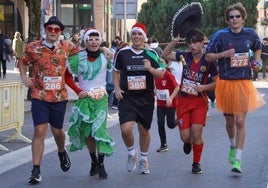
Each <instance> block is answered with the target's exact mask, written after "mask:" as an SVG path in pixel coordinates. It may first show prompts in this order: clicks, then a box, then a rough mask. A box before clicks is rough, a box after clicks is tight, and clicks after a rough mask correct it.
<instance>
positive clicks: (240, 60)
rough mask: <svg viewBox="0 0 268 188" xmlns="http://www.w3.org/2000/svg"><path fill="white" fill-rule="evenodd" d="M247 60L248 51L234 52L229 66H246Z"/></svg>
mask: <svg viewBox="0 0 268 188" xmlns="http://www.w3.org/2000/svg"><path fill="white" fill-rule="evenodd" d="M248 62H249V54H248V53H235V54H234V56H233V57H231V62H230V63H231V67H246V66H248Z"/></svg>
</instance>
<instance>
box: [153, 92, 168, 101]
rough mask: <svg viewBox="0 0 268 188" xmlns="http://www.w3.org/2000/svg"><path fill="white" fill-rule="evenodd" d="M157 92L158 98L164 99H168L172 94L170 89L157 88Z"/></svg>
mask: <svg viewBox="0 0 268 188" xmlns="http://www.w3.org/2000/svg"><path fill="white" fill-rule="evenodd" d="M155 93H156V98H157V99H158V100H162V101H166V100H167V99H168V98H169V96H170V95H169V91H168V89H157V90H156V92H155Z"/></svg>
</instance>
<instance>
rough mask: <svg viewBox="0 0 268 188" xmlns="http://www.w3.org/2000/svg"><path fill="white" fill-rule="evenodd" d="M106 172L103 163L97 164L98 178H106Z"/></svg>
mask: <svg viewBox="0 0 268 188" xmlns="http://www.w3.org/2000/svg"><path fill="white" fill-rule="evenodd" d="M107 176H108V175H107V173H106V171H105V167H104V164H103V163H100V164H99V178H100V179H106V178H107Z"/></svg>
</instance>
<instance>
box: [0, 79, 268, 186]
mask: <svg viewBox="0 0 268 188" xmlns="http://www.w3.org/2000/svg"><path fill="white" fill-rule="evenodd" d="M254 84H255V85H256V87H257V88H258V90H259V91H260V92H261V93H263V94H264V98H265V100H266V101H268V89H267V88H268V87H267V86H268V82H255V83H254ZM71 106H72V104H71V102H70V103H69V105H68V109H67V114H66V121H65V129H66V130H67V128H68V116H69V111H70V108H71ZM267 107H268V104H265V105H264V106H263V107H261V108H259V109H258V110H256V111H255V112H251V113H248V116H247V119H246V126H247V128H246V140H245V147H244V151H243V157H242V169H243V173H242V174H241V175H236V174H233V173H232V172H231V171H230V168H231V166H230V164H229V163H228V161H227V155H228V152H229V141H228V138H227V134H226V131H225V126H224V125H225V121H224V118H223V116H222V114H221V113H220V112H218V111H216V110H215V109H210V116H209V117H208V118H207V124H206V127H205V128H204V149H203V155H202V159H201V165H202V168H203V173H202V174H200V175H193V174H192V173H191V164H192V153H191V154H190V155H185V154H184V153H183V150H182V142H181V141H180V138H179V133H178V129H177V128H175V129H168V128H166V131H167V142H168V147H169V151H168V152H165V153H157V152H156V149H157V148H158V147H159V145H160V141H159V136H158V131H157V123H156V116H155V115H154V119H153V124H152V128H151V144H150V149H149V156H148V158H149V163H150V170H151V173H150V174H149V175H140V174H139V173H138V171H137V170H136V171H134V172H131V173H130V172H127V170H126V167H125V165H126V159H127V151H126V148H125V146H124V144H123V141H122V139H121V134H120V128H119V125H118V123H117V122H118V121H117V119H116V118H117V116H116V111H114V112H111V119H110V120H111V121H110V122H113V123H111V124H110V127H109V128H108V131H109V133H110V135H111V136H112V138H113V139H114V141H115V153H114V155H113V156H111V157H107V158H105V162H104V163H105V167H106V170H107V173H108V179H106V180H99V179H98V178H97V177H96V176H94V177H91V176H89V169H90V160H89V155H88V152H87V150H86V149H84V150H82V151H78V152H73V153H70V158H71V161H72V167H71V169H70V170H69V171H68V172H65V173H64V172H62V171H61V169H60V166H59V161H58V156H57V151H56V147H55V143H54V140H53V139H52V138H51V137H50V136H51V133H50V131H49V133H48V137H47V139H46V148H45V154H44V156H43V160H42V164H41V175H42V178H43V181H42V182H41V183H40V184H39V185H36V187H40V188H54V187H57V188H58V187H65V188H74V187H75V188H84V187H98V188H104V187H105V188H106V187H110V188H121V187H122V188H125V187H128V188H132V187H133V188H134V187H148V188H158V187H159V188H160V187H161V188H163V187H169V188H173V187H174V188H175V187H176V188H180V187H182V188H188V187H189V188H195V187H201V188H203V187H204V188H218V187H219V188H229V187H239V188H267V187H268V184H267V183H268V162H267V160H268V149H267V145H268V139H267V135H268V115H267ZM22 128H23V134H24V135H25V136H27V137H28V138H31V136H32V125H31V113H30V112H27V113H26V114H25V119H24V125H23V127H22ZM134 132H135V139H136V140H135V145H136V146H138V134H137V127H136V126H135V127H134ZM10 134H12V130H10V131H4V132H0V141H1V140H2V139H3V137H7V136H8V135H10ZM0 144H3V145H5V146H7V147H8V148H14V149H13V150H11V151H8V152H7V151H0V177H1V178H0V181H1V186H0V187H1V188H11V187H12V188H13V187H15V186H16V187H20V188H23V187H28V184H27V183H26V181H27V178H28V177H29V176H30V171H31V168H32V164H31V148H30V144H27V143H22V142H19V141H17V142H11V143H1V142H0ZM7 144H8V145H7ZM14 145H19V147H18V146H16V147H15V146H14ZM22 145H23V146H22Z"/></svg>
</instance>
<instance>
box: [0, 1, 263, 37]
mask: <svg viewBox="0 0 268 188" xmlns="http://www.w3.org/2000/svg"><path fill="white" fill-rule="evenodd" d="M40 1H41V27H40V33H41V35H42V33H43V24H44V23H45V22H46V21H47V19H48V18H49V17H50V16H53V15H55V16H57V17H58V18H59V19H60V20H61V21H62V23H63V24H64V25H65V26H66V29H65V30H64V32H63V34H64V36H65V38H66V39H68V38H70V37H71V35H72V34H74V33H79V32H80V30H81V29H83V28H86V27H94V28H96V29H98V30H100V31H101V33H103V39H104V40H106V41H108V42H110V41H112V39H113V38H114V37H115V36H121V38H122V39H125V38H126V36H125V35H126V33H125V30H127V31H128V32H129V31H130V29H131V26H132V25H133V24H134V23H135V22H136V20H135V19H127V20H126V21H125V20H122V19H114V18H113V12H112V11H113V1H115V0H40ZM121 1H124V0H121ZM126 1H127V0H126ZM146 1H147V0H137V6H138V8H137V10H138V11H140V7H141V5H142V3H144V2H146ZM258 1H259V4H258V7H257V9H258V15H257V19H258V24H257V27H256V28H257V29H256V31H257V32H258V34H259V36H260V37H261V38H263V37H267V36H268V32H267V25H268V11H267V8H268V0H258ZM0 27H1V28H2V30H3V33H5V34H7V35H8V36H9V37H10V38H13V36H14V33H15V32H16V31H19V32H20V33H21V34H22V37H23V39H25V38H27V37H28V30H29V11H28V8H27V6H26V3H25V1H24V0H0Z"/></svg>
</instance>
